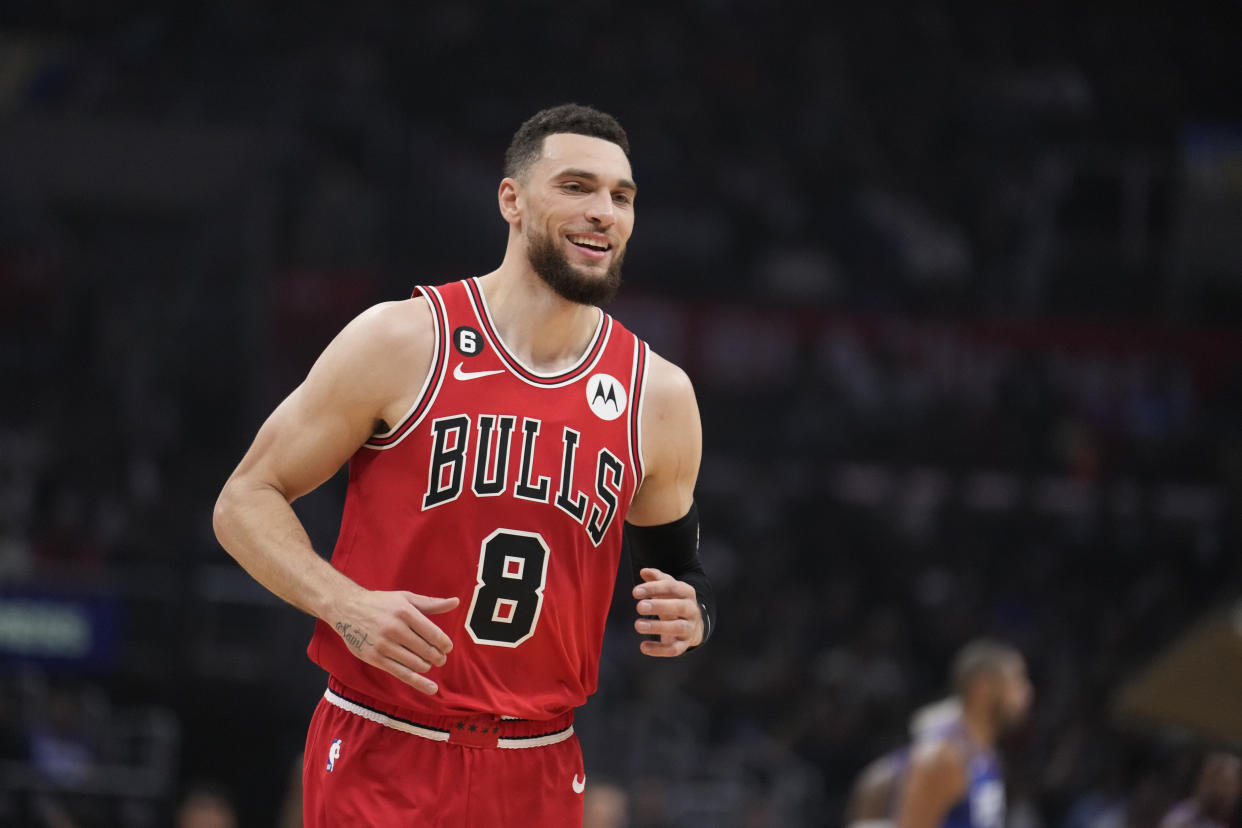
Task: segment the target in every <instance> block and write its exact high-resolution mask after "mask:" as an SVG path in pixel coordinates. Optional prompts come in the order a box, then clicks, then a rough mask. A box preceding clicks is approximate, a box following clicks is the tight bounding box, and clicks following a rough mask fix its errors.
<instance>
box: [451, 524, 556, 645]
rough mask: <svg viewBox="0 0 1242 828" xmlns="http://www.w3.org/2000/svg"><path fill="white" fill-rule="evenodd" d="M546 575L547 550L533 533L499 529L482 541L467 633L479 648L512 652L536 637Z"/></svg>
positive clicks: (541, 540)
mask: <svg viewBox="0 0 1242 828" xmlns="http://www.w3.org/2000/svg"><path fill="white" fill-rule="evenodd" d="M547 576H548V545H547V543H545V542H544V540H543V538H542V537H541V536H540V535H538V534H536V533H534V532H521V531H518V530H516V529H497V530H496V531H495V532H492V533H491V534H490V535H488V536H487V538H486V539H485V540H484V541H483V549H482V551H481V552H480V554H479V579H478V586H476V587H475V588H474V598H472V599H471V601H470V615H469V617H468V619H467V621H466V629H467V630H468V631H469V633H470V637H471V638H473V639H474V640H475V641H476V642H478V643H479V644H488V645H491V646H494V647H516V646H518V645H519V644H521V643H522V642H523V641H525V640H526V639H528V638H530V637H531V635H533V634H534V632H535V625H536V624H537V623H538V621H539V612H540V610H542V609H543V587H544V582H545V580H546V579H547Z"/></svg>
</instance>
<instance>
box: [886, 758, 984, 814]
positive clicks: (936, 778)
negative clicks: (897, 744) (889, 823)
mask: <svg viewBox="0 0 1242 828" xmlns="http://www.w3.org/2000/svg"><path fill="white" fill-rule="evenodd" d="M966 784H967V779H966V763H965V760H964V759H963V757H962V754H961V751H960V750H959V749H958V748H956V747H955V746H954V745H952V744H949V743H946V742H936V743H931V744H926V745H920V746H919V747H918V748H916V749H915V750H914V753H913V754H912V756H911V759H910V769H909V772H908V775H907V777H906V783H905V786H904V790H903V791H902V796H901V805H900V808H899V810H898V815H897V828H940V826H941V825H942V824H943V823H944V818H945V817H946V816H947V815H948V813H949V811H950V810H952V808H953V805H954V803H955V802H957V801H958V800H960V799H961V798H962V797H963V796H965V795H966Z"/></svg>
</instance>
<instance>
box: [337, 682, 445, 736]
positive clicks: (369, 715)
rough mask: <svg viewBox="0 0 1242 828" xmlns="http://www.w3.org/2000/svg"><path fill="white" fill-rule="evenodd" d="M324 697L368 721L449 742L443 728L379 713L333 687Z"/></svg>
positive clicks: (403, 731) (347, 711)
mask: <svg viewBox="0 0 1242 828" xmlns="http://www.w3.org/2000/svg"><path fill="white" fill-rule="evenodd" d="M323 697H324V698H325V699H327V701H328V703H329V704H334V705H336V706H337V707H339V708H341V709H342V710H344V711H345V712H346V713H353V714H354V715H355V716H361V717H362V718H364V719H366V720H367V721H371V722H375V723H376V724H380V725H383V726H384V727H390V728H392V729H393V730H400V731H401V732H402V733H409V734H411V735H413V736H421V737H423V738H424V739H430V740H431V741H433V742H447V741H448V740H449V735H448V733H447V732H445V731H443V730H432V729H431V728H429V727H419V726H418V725H416V724H410V723H409V722H403V721H401V720H400V719H394V718H393V717H392V716H385V715H384V714H383V713H377V712H376V711H374V710H371V709H370V708H368V707H363V706H362V705H360V704H354V703H353V702H351V701H350V700H349V699H343V698H341V697H340V696H338V695H337V694H336V693H333V692H332V690H331V688H329V689H327V690H324V691H323Z"/></svg>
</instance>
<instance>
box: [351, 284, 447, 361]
mask: <svg viewBox="0 0 1242 828" xmlns="http://www.w3.org/2000/svg"><path fill="white" fill-rule="evenodd" d="M340 338H342V339H347V340H348V344H350V345H352V346H355V347H358V348H363V349H367V350H378V351H382V352H386V353H391V352H393V351H394V350H395V351H398V352H407V351H418V350H420V349H428V350H430V349H431V348H432V347H434V344H435V319H434V318H433V317H432V315H431V308H430V307H429V306H428V304H427V300H426V299H424V298H422V297H421V296H420V297H415V298H413V299H403V300H401V301H398V302H380V303H379V304H378V305H372V306H371V307H369V308H367V309H366V310H364V311H363V312H362V313H360V314H358V316H356V317H354V319H353V321H351V322H350V323H349V324H348V325H346V326H345V328H344V330H342V331H341V337H340Z"/></svg>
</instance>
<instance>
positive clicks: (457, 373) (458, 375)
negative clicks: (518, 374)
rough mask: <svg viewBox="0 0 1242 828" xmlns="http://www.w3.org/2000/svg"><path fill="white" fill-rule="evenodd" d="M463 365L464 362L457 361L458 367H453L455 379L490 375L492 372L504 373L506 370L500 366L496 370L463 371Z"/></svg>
mask: <svg viewBox="0 0 1242 828" xmlns="http://www.w3.org/2000/svg"><path fill="white" fill-rule="evenodd" d="M463 365H465V363H464V362H459V363H457V367H456V368H454V369H453V379H457V380H462V381H465V380H472V379H478V378H479V377H490V376H491V375H492V374H503V373H504V372H505V370H504V369H503V368H498V369H497V370H495V371H463V370H461V367H462V366H463Z"/></svg>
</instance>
